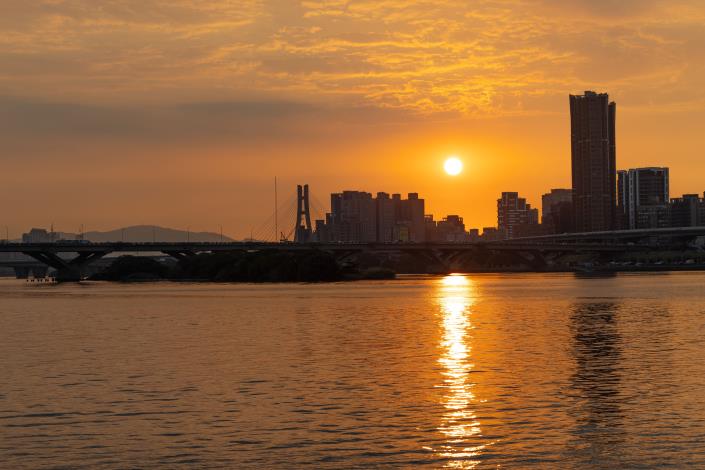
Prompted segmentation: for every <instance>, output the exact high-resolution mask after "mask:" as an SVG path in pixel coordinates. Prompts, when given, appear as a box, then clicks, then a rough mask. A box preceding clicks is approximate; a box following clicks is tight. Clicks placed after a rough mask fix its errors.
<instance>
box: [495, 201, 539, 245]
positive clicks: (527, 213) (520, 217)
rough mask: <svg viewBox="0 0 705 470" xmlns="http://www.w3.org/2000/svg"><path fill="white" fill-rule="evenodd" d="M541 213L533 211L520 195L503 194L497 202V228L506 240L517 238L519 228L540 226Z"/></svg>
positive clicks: (536, 210)
mask: <svg viewBox="0 0 705 470" xmlns="http://www.w3.org/2000/svg"><path fill="white" fill-rule="evenodd" d="M538 223H539V211H538V209H532V208H531V204H527V203H526V199H524V198H520V197H519V193H516V192H503V193H502V197H501V198H499V199H498V200H497V227H498V228H499V230H500V231H502V232H503V233H504V236H505V238H515V237H517V234H516V233H515V232H516V230H517V227H519V226H521V225H538Z"/></svg>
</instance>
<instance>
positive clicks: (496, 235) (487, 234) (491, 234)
mask: <svg viewBox="0 0 705 470" xmlns="http://www.w3.org/2000/svg"><path fill="white" fill-rule="evenodd" d="M481 238H482V241H483V242H496V241H499V240H504V238H505V234H504V232H502V231H501V230H500V229H498V228H497V227H483V228H482V236H481Z"/></svg>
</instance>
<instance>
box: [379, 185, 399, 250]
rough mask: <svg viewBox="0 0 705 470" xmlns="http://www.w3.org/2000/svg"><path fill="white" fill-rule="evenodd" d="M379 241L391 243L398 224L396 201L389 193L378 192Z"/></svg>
mask: <svg viewBox="0 0 705 470" xmlns="http://www.w3.org/2000/svg"><path fill="white" fill-rule="evenodd" d="M375 203H376V204H377V241H378V242H382V243H390V242H393V241H394V226H395V225H396V215H395V214H396V209H395V205H396V201H395V200H392V198H390V197H389V194H387V193H381V192H380V193H377V199H376V200H375Z"/></svg>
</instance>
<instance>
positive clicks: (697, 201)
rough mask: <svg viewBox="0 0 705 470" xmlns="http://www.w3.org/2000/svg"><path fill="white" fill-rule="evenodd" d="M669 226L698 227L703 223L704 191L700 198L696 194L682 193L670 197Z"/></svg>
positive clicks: (704, 218)
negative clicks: (681, 194) (678, 195)
mask: <svg viewBox="0 0 705 470" xmlns="http://www.w3.org/2000/svg"><path fill="white" fill-rule="evenodd" d="M670 219H671V227H699V226H703V225H705V193H704V194H703V198H702V199H701V198H700V197H699V196H698V195H697V194H684V195H683V196H681V197H679V198H674V199H671V204H670Z"/></svg>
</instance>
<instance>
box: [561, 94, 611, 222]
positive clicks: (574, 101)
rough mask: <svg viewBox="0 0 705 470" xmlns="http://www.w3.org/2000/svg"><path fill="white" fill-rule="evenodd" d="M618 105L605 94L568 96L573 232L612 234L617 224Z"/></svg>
mask: <svg viewBox="0 0 705 470" xmlns="http://www.w3.org/2000/svg"><path fill="white" fill-rule="evenodd" d="M616 112H617V105H616V104H615V103H614V102H610V101H609V96H608V95H607V93H599V94H598V93H595V92H593V91H586V92H585V94H584V95H570V141H571V163H572V177H573V215H574V219H575V220H574V225H575V230H576V231H578V232H594V231H602V230H613V229H614V228H615V222H616V202H617V195H616V187H617V182H616V174H617V167H616V153H617V152H616V136H615V128H616V126H615V121H616Z"/></svg>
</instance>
